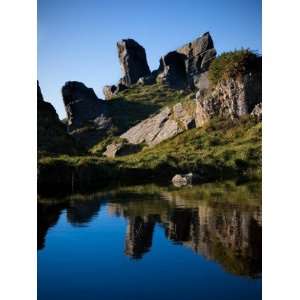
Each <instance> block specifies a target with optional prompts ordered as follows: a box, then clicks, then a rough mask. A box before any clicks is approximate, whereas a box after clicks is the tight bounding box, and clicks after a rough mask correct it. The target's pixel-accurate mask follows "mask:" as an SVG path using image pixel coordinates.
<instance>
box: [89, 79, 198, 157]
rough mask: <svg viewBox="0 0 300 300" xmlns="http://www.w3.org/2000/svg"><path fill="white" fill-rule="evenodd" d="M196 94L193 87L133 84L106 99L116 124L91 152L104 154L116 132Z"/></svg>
mask: <svg viewBox="0 0 300 300" xmlns="http://www.w3.org/2000/svg"><path fill="white" fill-rule="evenodd" d="M194 98H195V94H194V93H193V92H192V91H189V90H187V91H183V90H182V91H180V90H174V89H171V88H169V87H168V86H166V85H162V84H153V85H138V84H135V85H133V86H132V87H130V88H128V89H127V90H124V91H122V92H120V93H119V94H118V96H115V97H114V98H113V99H111V100H109V101H107V106H108V111H109V112H110V116H111V118H112V120H113V124H114V125H113V128H112V129H111V130H110V131H109V132H108V133H107V135H106V137H104V138H103V139H102V140H101V141H100V142H99V143H98V144H97V145H95V146H94V147H92V148H91V149H90V153H92V154H99V155H101V154H102V152H103V151H104V150H105V148H106V146H107V145H108V144H110V143H111V142H112V141H113V140H114V139H115V137H116V136H119V135H121V134H122V133H123V132H125V131H127V130H128V129H129V128H131V127H132V126H134V125H136V124H137V123H139V122H141V121H142V120H144V119H146V118H148V117H149V116H150V115H152V114H154V113H157V112H158V111H159V110H160V109H161V108H162V107H164V106H167V105H173V104H176V103H178V102H187V100H189V99H194Z"/></svg>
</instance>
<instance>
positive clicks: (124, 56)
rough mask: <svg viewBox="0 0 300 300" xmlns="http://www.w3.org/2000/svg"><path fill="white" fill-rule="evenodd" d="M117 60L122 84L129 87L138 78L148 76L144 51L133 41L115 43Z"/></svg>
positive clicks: (125, 40)
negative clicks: (119, 65)
mask: <svg viewBox="0 0 300 300" xmlns="http://www.w3.org/2000/svg"><path fill="white" fill-rule="evenodd" d="M117 48H118V54H119V60H120V64H121V71H122V79H121V81H122V83H123V84H124V85H126V86H130V85H132V84H134V83H136V82H137V81H138V79H139V78H140V77H145V76H149V75H150V73H151V72H150V69H149V66H148V63H147V58H146V51H145V49H144V48H143V47H142V46H141V45H140V44H138V43H137V42H136V41H135V40H133V39H124V40H121V41H119V42H117Z"/></svg>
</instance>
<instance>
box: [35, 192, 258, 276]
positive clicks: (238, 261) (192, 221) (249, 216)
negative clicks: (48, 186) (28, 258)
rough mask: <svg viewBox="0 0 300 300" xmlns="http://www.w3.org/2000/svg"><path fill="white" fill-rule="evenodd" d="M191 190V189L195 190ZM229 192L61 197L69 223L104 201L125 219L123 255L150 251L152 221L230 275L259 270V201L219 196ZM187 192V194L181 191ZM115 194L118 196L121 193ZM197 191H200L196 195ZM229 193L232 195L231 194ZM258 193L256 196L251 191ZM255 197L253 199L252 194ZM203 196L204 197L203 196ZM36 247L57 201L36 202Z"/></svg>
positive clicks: (82, 220)
mask: <svg viewBox="0 0 300 300" xmlns="http://www.w3.org/2000/svg"><path fill="white" fill-rule="evenodd" d="M194 192H195V191H194ZM227 192H228V191H226V189H224V194H222V195H221V198H220V194H218V195H217V196H214V197H212V198H211V199H209V200H207V199H208V198H210V196H211V195H210V194H209V195H208V196H207V195H206V197H204V196H203V195H204V194H203V193H202V192H201V191H199V193H197V192H196V193H194V194H193V195H190V194H189V192H188V191H186V190H185V193H182V195H181V194H180V192H179V193H178V192H177V191H176V192H175V193H174V192H172V191H164V190H159V194H157V191H155V195H154V197H153V199H149V197H148V196H147V195H145V193H146V192H144V193H143V192H141V191H140V192H137V193H136V194H135V197H132V195H133V194H132V191H130V193H129V192H128V195H130V197H129V198H126V193H124V191H122V193H118V191H117V192H115V193H110V194H106V195H100V196H95V197H94V198H93V199H90V200H89V201H78V202H76V201H75V200H74V199H73V200H72V201H71V202H66V204H65V207H66V208H67V218H68V221H69V222H70V223H71V224H73V225H78V224H84V223H88V222H89V221H90V220H91V218H93V217H94V216H96V215H97V213H98V211H99V209H100V207H101V203H102V204H104V203H105V201H107V204H106V205H107V208H108V211H109V213H110V214H111V215H114V216H122V217H124V218H125V219H127V222H128V223H127V229H126V233H125V234H126V236H125V250H124V252H125V255H127V256H129V257H131V258H133V259H141V258H142V257H143V255H145V253H147V252H148V251H150V250H151V246H152V239H153V234H154V229H155V225H156V224H159V225H160V226H163V227H164V230H165V236H166V237H167V238H168V239H169V240H171V241H173V242H174V243H176V244H182V245H183V246H186V247H188V248H190V249H192V250H193V251H194V252H195V253H197V254H199V255H201V256H204V257H206V258H207V259H209V260H213V261H216V262H218V263H219V264H220V265H222V267H223V268H224V269H225V270H226V271H228V272H230V273H233V274H237V275H246V276H251V277H256V276H260V275H261V207H260V201H254V203H252V202H251V201H248V202H247V201H246V200H245V199H247V198H245V199H244V200H241V201H238V199H239V194H237V195H236V196H237V197H236V198H237V201H224V197H225V199H226V195H228V194H227ZM186 193H187V194H186ZM120 195H122V196H121V198H120ZM197 195H199V196H198V197H197ZM230 196H232V195H231V194H230ZM255 197H257V195H255ZM255 197H254V198H255ZM203 198H205V199H203ZM38 207H39V208H38V228H39V231H38V246H39V249H41V248H42V247H43V245H44V239H45V235H46V233H47V229H48V228H49V227H51V226H53V225H54V224H55V223H56V222H57V220H58V218H59V214H60V212H61V210H62V206H61V205H60V206H57V205H56V206H53V207H52V206H49V205H48V204H47V205H42V204H39V206H38Z"/></svg>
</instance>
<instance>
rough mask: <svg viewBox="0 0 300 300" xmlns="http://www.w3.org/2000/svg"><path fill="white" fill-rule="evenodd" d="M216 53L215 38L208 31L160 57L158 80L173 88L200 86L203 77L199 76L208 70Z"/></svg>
mask: <svg viewBox="0 0 300 300" xmlns="http://www.w3.org/2000/svg"><path fill="white" fill-rule="evenodd" d="M216 54H217V52H216V50H215V48H214V43H213V40H212V38H211V36H210V34H209V33H208V32H206V33H205V34H203V35H202V36H201V37H198V38H197V39H195V40H194V41H192V42H190V43H188V44H186V45H184V46H182V47H180V48H178V49H177V50H175V51H172V52H169V53H168V54H167V55H165V56H163V57H162V58H161V59H160V66H159V69H158V71H159V74H158V76H157V81H158V82H161V83H165V84H167V85H169V86H170V87H172V88H179V89H180V88H186V87H190V88H192V89H194V88H195V86H196V87H198V86H197V82H198V81H200V82H201V81H203V78H202V79H200V78H199V77H201V74H202V73H205V72H206V71H207V70H208V68H209V66H210V64H211V62H212V61H213V59H214V58H215V57H216ZM200 84H201V83H200ZM206 84H207V82H206Z"/></svg>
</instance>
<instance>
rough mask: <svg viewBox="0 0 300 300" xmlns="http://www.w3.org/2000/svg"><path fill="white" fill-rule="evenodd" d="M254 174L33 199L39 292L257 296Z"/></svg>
mask: <svg viewBox="0 0 300 300" xmlns="http://www.w3.org/2000/svg"><path fill="white" fill-rule="evenodd" d="M261 285H262V284H261V201H260V188H259V185H257V184H248V185H240V186H236V185H235V184H234V183H232V182H226V183H219V184H205V185H201V186H196V187H186V188H182V189H175V188H171V187H169V188H159V187H157V186H154V185H147V186H137V187H123V188H118V189H115V190H113V191H108V192H101V193H97V194H92V195H72V196H71V197H69V198H64V199H53V198H52V199H39V200H38V299H39V300H48V299H49V300H50V299H51V300H53V299H56V300H60V299H63V300H67V299H72V300H77V299H82V300H83V299H84V300H94V299H97V300H98V299H104V300H114V299H118V300H122V299H144V300H146V299H151V300H153V299H156V300H160V299H164V300H168V299H184V300H185V299H186V300H193V299H209V300H212V299H222V300H225V299H230V300H234V299H239V300H241V299H243V300H247V299H261Z"/></svg>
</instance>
